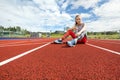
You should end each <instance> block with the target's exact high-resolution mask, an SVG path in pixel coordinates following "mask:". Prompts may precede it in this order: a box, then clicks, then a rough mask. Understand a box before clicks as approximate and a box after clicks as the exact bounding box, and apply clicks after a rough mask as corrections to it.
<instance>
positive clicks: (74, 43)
mask: <svg viewBox="0 0 120 80" xmlns="http://www.w3.org/2000/svg"><path fill="white" fill-rule="evenodd" d="M76 43H77V39H73V40H71V41H67V45H68V46H69V47H74V46H75V45H76Z"/></svg>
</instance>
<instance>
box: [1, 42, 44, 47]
mask: <svg viewBox="0 0 120 80" xmlns="http://www.w3.org/2000/svg"><path fill="white" fill-rule="evenodd" d="M43 43H46V42H41V43H27V44H12V45H2V46H1V45H0V47H9V46H24V45H34V44H43Z"/></svg>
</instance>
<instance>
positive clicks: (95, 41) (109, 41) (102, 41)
mask: <svg viewBox="0 0 120 80" xmlns="http://www.w3.org/2000/svg"><path fill="white" fill-rule="evenodd" d="M98 41H99V42H103V43H111V44H120V43H118V42H111V41H107V42H106V41H103V40H97V41H96V40H95V41H92V42H98Z"/></svg>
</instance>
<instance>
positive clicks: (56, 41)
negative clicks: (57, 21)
mask: <svg viewBox="0 0 120 80" xmlns="http://www.w3.org/2000/svg"><path fill="white" fill-rule="evenodd" d="M54 43H56V44H62V43H63V42H62V39H57V40H55V41H54Z"/></svg>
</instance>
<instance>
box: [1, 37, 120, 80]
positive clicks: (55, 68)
mask: <svg viewBox="0 0 120 80" xmlns="http://www.w3.org/2000/svg"><path fill="white" fill-rule="evenodd" d="M53 40H54V39H50V38H49V39H30V40H29V39H28V40H10V41H8V40H3V41H0V64H1V63H2V62H3V61H5V60H8V59H9V58H13V57H14V56H17V55H20V54H23V53H25V52H27V51H30V50H33V49H35V48H36V47H40V46H42V45H44V44H46V43H48V42H51V41H53ZM91 45H95V46H97V47H94V46H91ZM98 47H99V48H98ZM103 48H104V49H107V50H104V49H103ZM109 50H110V51H109ZM111 51H113V52H111ZM115 52H116V53H115ZM0 80H120V40H88V42H87V44H78V45H76V46H75V47H67V46H66V44H47V45H46V46H43V47H41V48H37V49H36V50H34V51H31V52H29V54H27V55H24V56H22V57H20V58H18V59H15V60H13V61H10V62H8V63H6V64H1V66H0Z"/></svg>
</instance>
